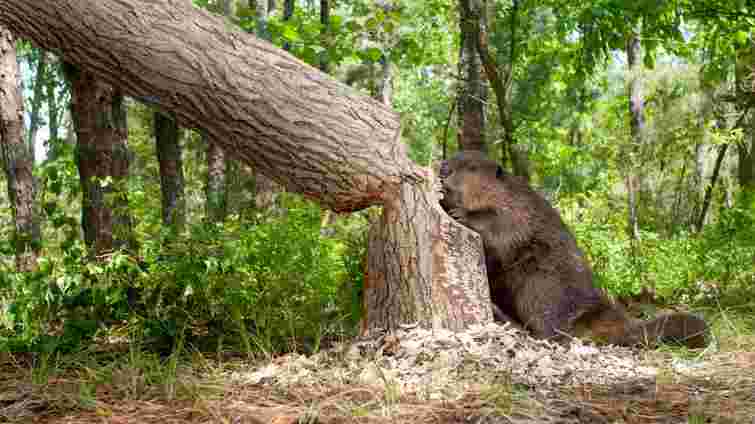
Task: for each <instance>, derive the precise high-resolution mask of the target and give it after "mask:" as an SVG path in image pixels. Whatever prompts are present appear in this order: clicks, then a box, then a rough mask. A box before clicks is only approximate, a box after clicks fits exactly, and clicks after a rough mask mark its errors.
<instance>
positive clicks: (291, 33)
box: [281, 25, 300, 41]
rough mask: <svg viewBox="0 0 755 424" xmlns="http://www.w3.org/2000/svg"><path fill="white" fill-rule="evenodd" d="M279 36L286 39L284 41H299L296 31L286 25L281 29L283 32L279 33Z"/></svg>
mask: <svg viewBox="0 0 755 424" xmlns="http://www.w3.org/2000/svg"><path fill="white" fill-rule="evenodd" d="M281 36H282V37H283V38H285V39H286V41H299V40H300V38H299V32H297V31H296V28H294V27H293V26H292V25H286V26H284V27H283V31H281Z"/></svg>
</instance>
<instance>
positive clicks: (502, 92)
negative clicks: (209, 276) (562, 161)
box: [463, 0, 532, 180]
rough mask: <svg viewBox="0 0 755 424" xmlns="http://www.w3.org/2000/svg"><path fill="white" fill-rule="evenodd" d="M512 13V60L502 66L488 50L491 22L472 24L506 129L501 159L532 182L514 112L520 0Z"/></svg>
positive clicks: (527, 155)
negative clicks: (512, 93)
mask: <svg viewBox="0 0 755 424" xmlns="http://www.w3.org/2000/svg"><path fill="white" fill-rule="evenodd" d="M463 1H465V2H466V1H469V0H463ZM509 13H510V15H511V21H510V22H509V23H508V29H509V31H510V32H511V33H510V34H509V40H510V41H509V43H510V45H509V52H508V61H507V62H506V63H504V64H502V65H501V66H499V65H498V63H497V61H496V59H495V57H494V56H493V55H492V53H491V52H490V49H489V48H488V28H487V27H488V25H487V22H479V21H470V24H471V25H472V26H474V27H476V28H475V31H474V32H475V33H476V34H477V39H476V40H475V42H476V48H477V52H478V54H479V55H480V59H481V61H482V66H483V68H484V69H485V75H486V76H487V77H488V81H490V85H491V87H492V88H493V92H494V93H495V97H496V104H497V106H498V115H499V119H500V120H501V126H502V127H503V143H502V144H501V157H502V159H503V161H504V162H505V161H506V158H510V159H511V168H512V171H513V173H514V175H517V176H520V177H523V178H525V179H527V180H529V178H530V174H531V173H532V171H531V166H530V160H529V152H528V148H527V146H526V145H525V144H523V143H518V142H517V140H516V138H515V137H514V133H515V131H516V127H515V125H514V113H513V106H512V101H511V89H512V86H513V82H514V63H515V62H516V59H517V54H518V53H517V49H516V45H517V42H518V41H517V38H518V30H519V0H514V2H513V6H512V9H511V11H509ZM493 22H495V21H493ZM491 26H492V25H491ZM499 69H500V71H499Z"/></svg>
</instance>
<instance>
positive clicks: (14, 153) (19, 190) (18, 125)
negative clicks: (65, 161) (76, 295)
mask: <svg viewBox="0 0 755 424" xmlns="http://www.w3.org/2000/svg"><path fill="white" fill-rule="evenodd" d="M20 78H21V74H20V72H19V69H18V62H17V61H16V42H15V39H14V37H13V34H11V32H10V31H8V30H6V29H5V28H2V27H0V147H1V148H2V160H3V166H4V168H5V176H6V178H7V185H8V198H9V199H10V205H11V212H12V214H13V222H14V224H15V225H14V231H13V239H14V246H15V249H16V269H17V270H18V271H33V270H35V269H36V268H37V257H38V255H39V248H40V241H41V236H40V230H39V217H38V215H37V212H36V210H35V205H34V201H35V182H34V176H33V173H32V172H33V167H34V158H33V156H32V154H31V151H30V149H29V145H28V144H27V143H26V139H25V138H24V101H23V97H22V95H21V86H20V81H21V80H20Z"/></svg>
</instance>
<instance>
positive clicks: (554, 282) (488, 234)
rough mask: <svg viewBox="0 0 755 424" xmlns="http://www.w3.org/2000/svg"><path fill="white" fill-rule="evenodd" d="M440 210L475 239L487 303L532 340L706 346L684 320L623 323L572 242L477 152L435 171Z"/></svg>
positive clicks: (698, 321) (674, 316) (524, 189)
mask: <svg viewBox="0 0 755 424" xmlns="http://www.w3.org/2000/svg"><path fill="white" fill-rule="evenodd" d="M440 178H441V183H442V188H443V199H442V200H441V206H442V207H443V209H444V210H445V211H446V212H447V213H448V214H449V215H450V216H451V217H453V218H454V219H456V220H457V221H458V222H460V223H461V224H462V225H464V226H466V227H468V228H470V229H472V230H474V231H476V232H477V233H479V234H480V235H481V236H482V239H483V245H484V249H485V263H486V266H487V270H488V280H489V283H490V294H491V300H492V302H493V304H494V305H496V306H497V308H498V309H499V312H501V313H502V314H503V315H504V316H508V317H511V318H512V319H513V320H515V321H516V322H518V323H519V324H521V325H522V326H523V327H524V328H525V329H527V330H528V331H529V332H530V333H531V334H532V335H534V336H535V337H537V338H544V339H553V340H564V339H566V338H568V337H573V336H578V337H584V336H589V337H591V338H592V339H593V340H595V341H597V342H603V343H609V344H616V345H623V346H634V345H646V346H655V345H657V344H658V343H668V342H671V343H681V344H684V345H686V346H688V347H690V348H699V347H704V346H705V345H706V344H707V333H708V325H707V323H706V322H705V320H703V319H702V318H700V317H698V316H696V315H693V314H688V313H671V314H668V315H664V316H661V317H658V318H656V319H654V320H652V321H637V320H633V319H631V318H630V317H629V316H628V314H627V313H626V311H625V310H624V308H623V307H622V306H621V305H619V304H617V303H614V302H612V301H611V300H610V298H609V297H608V296H607V295H606V294H605V292H604V291H603V290H601V289H599V288H598V287H596V286H595V284H594V283H593V274H592V269H591V268H590V265H589V263H588V262H587V260H586V258H585V255H584V254H583V253H582V251H581V250H580V249H579V247H578V246H577V242H576V239H575V238H574V236H573V235H572V233H571V232H570V231H569V229H568V228H567V226H566V225H565V224H564V222H563V221H562V220H561V216H560V214H559V213H558V211H556V209H554V208H553V207H552V206H551V205H550V203H548V201H546V200H545V199H544V198H543V197H542V196H541V195H540V194H538V193H537V192H535V191H534V190H533V189H532V188H531V187H530V186H529V185H528V184H527V181H526V180H524V179H523V178H519V177H515V176H512V175H509V174H507V173H506V172H505V171H504V170H503V169H502V168H501V167H500V166H499V165H498V164H497V163H496V162H495V161H493V160H490V159H488V158H486V157H485V155H484V154H483V153H482V152H477V151H463V152H461V153H458V154H457V155H456V156H454V157H453V158H452V159H450V160H448V161H444V162H443V163H442V164H441V169H440Z"/></svg>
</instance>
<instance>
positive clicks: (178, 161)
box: [154, 112, 186, 232]
mask: <svg viewBox="0 0 755 424" xmlns="http://www.w3.org/2000/svg"><path fill="white" fill-rule="evenodd" d="M154 118H155V147H156V150H157V160H158V162H159V164H160V190H161V193H162V217H163V225H165V226H167V227H172V228H174V229H175V231H176V232H181V231H182V230H183V228H184V226H185V224H186V196H185V195H184V171H183V159H182V153H183V151H182V150H183V149H182V147H181V143H180V137H179V136H180V134H179V129H178V125H176V121H175V120H173V119H171V118H170V117H169V116H167V115H165V114H163V113H162V112H155V115H154Z"/></svg>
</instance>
